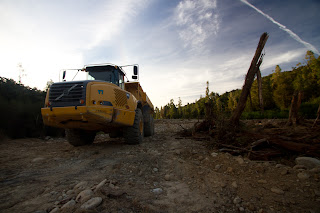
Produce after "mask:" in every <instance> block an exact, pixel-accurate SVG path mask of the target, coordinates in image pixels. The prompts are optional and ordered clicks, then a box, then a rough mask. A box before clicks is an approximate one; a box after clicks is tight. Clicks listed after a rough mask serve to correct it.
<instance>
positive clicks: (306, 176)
mask: <svg viewBox="0 0 320 213" xmlns="http://www.w3.org/2000/svg"><path fill="white" fill-rule="evenodd" d="M297 177H298V178H299V179H300V180H306V179H308V178H309V177H310V175H309V174H308V173H306V172H300V173H298V175H297Z"/></svg>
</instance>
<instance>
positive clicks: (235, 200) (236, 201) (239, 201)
mask: <svg viewBox="0 0 320 213" xmlns="http://www.w3.org/2000/svg"><path fill="white" fill-rule="evenodd" d="M233 203H234V204H239V203H241V198H240V197H235V198H234V199H233Z"/></svg>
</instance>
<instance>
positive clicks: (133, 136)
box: [123, 108, 144, 144]
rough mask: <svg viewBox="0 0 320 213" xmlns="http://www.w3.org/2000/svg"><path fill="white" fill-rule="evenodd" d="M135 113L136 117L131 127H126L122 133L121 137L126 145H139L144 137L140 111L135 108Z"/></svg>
mask: <svg viewBox="0 0 320 213" xmlns="http://www.w3.org/2000/svg"><path fill="white" fill-rule="evenodd" d="M135 112H136V115H135V117H134V123H133V125H132V126H130V127H127V128H126V129H125V130H124V132H123V136H124V139H125V142H126V143H127V144H139V143H141V142H142V139H143V136H144V131H143V116H142V112H141V109H139V108H137V109H136V111H135Z"/></svg>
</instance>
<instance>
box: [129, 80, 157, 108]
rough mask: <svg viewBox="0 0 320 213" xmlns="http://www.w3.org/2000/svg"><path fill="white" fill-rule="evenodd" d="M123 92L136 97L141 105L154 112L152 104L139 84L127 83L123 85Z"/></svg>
mask: <svg viewBox="0 0 320 213" xmlns="http://www.w3.org/2000/svg"><path fill="white" fill-rule="evenodd" d="M124 88H125V90H127V91H128V92H130V93H131V94H133V95H134V97H136V99H138V100H139V101H141V103H142V105H143V106H144V105H148V106H149V107H150V108H151V109H152V111H153V110H154V108H153V104H152V103H151V101H150V99H149V97H148V95H147V93H145V92H144V91H143V89H142V87H141V85H140V83H139V82H128V83H125V85H124Z"/></svg>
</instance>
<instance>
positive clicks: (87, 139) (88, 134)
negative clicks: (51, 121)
mask: <svg viewBox="0 0 320 213" xmlns="http://www.w3.org/2000/svg"><path fill="white" fill-rule="evenodd" d="M66 136H67V140H68V142H69V143H70V144H71V145H73V146H84V145H89V144H92V143H93V141H94V138H95V137H96V132H92V131H86V130H82V129H66Z"/></svg>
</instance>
